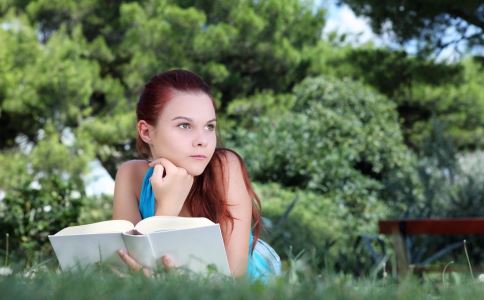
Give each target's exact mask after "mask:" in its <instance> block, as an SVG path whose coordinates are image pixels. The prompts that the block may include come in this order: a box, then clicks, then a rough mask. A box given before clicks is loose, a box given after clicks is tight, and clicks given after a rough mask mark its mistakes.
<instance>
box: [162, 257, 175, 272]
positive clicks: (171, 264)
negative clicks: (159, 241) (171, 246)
mask: <svg viewBox="0 0 484 300" xmlns="http://www.w3.org/2000/svg"><path fill="white" fill-rule="evenodd" d="M161 262H162V263H163V266H164V267H165V269H174V268H176V265H175V261H174V260H173V258H171V257H170V256H168V255H164V256H162V257H161Z"/></svg>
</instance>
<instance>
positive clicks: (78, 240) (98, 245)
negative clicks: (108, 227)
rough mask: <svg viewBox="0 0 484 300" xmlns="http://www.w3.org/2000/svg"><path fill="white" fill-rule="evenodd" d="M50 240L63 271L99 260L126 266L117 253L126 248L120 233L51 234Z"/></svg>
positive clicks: (121, 266) (120, 266)
mask: <svg viewBox="0 0 484 300" xmlns="http://www.w3.org/2000/svg"><path fill="white" fill-rule="evenodd" d="M49 240H50V242H51V244H52V248H54V252H55V254H56V256H57V259H58V261H59V265H60V267H61V269H62V270H63V271H66V270H69V269H71V268H75V267H81V268H82V267H86V266H89V265H92V264H95V263H97V262H105V263H108V264H113V265H115V266H117V267H119V268H121V269H122V268H125V266H126V264H125V263H124V262H123V261H122V260H121V258H120V257H119V255H118V253H117V250H120V249H122V250H126V247H125V245H124V242H123V239H122V237H121V234H120V233H101V234H85V235H49Z"/></svg>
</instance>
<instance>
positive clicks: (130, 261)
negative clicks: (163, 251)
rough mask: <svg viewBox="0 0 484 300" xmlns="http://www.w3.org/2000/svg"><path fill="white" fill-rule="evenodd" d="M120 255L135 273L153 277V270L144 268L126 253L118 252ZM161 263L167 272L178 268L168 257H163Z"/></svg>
mask: <svg viewBox="0 0 484 300" xmlns="http://www.w3.org/2000/svg"><path fill="white" fill-rule="evenodd" d="M118 255H119V256H120V257H121V259H122V260H123V261H124V262H125V263H126V264H127V265H128V267H129V268H130V269H131V271H133V272H141V271H142V272H143V274H144V275H145V276H146V277H150V276H153V270H152V269H150V268H147V267H143V265H141V264H140V263H139V262H137V261H136V260H135V259H134V258H132V257H131V256H130V255H129V254H128V253H127V252H126V251H124V250H118ZM160 260H161V262H162V264H163V267H164V268H165V270H170V269H174V268H176V265H175V262H174V261H173V259H171V257H169V256H168V255H164V256H162V257H161V259H160Z"/></svg>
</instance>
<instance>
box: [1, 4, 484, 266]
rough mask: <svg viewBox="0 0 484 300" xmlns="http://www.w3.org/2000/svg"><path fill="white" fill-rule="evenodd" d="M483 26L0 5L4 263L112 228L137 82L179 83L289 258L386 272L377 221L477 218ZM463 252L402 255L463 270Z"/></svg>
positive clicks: (37, 258) (296, 11) (472, 16)
mask: <svg viewBox="0 0 484 300" xmlns="http://www.w3.org/2000/svg"><path fill="white" fill-rule="evenodd" d="M344 16H350V18H347V17H346V18H345V17H344ZM355 26H366V27H364V28H366V31H363V32H362V33H358V32H359V31H358V28H354V27H355ZM483 28H484V5H483V4H482V3H481V2H480V1H458V2H456V1H410V2H409V1H403V0H392V1H373V0H341V1H339V2H330V1H328V2H323V1H305V0H284V1H282V0H258V1H256V0H252V1H249V0H240V1H231V0H214V1H210V0H171V1H170V0H145V1H121V0H119V1H107V0H106V1H92V0H79V1H74V0H54V1H52V0H17V1H14V0H1V1H0V258H3V257H6V256H7V251H8V257H9V260H10V261H11V262H12V261H14V262H16V263H17V264H19V265H20V266H32V265H35V264H39V263H46V262H47V263H49V264H52V265H53V266H54V265H55V264H56V261H55V257H54V256H53V253H52V250H51V248H50V245H49V243H48V240H47V235H48V234H53V233H55V232H57V231H58V230H60V229H62V228H63V227H65V226H69V225H75V224H83V223H88V222H95V221H101V220H106V219H109V218H110V217H111V205H112V204H111V202H112V189H113V185H112V178H114V176H115V174H116V169H117V167H118V166H119V165H120V164H121V163H122V162H123V161H126V160H129V159H133V158H137V154H136V152H135V146H134V145H135V133H136V129H135V114H134V110H135V104H136V102H137V97H138V95H139V92H140V90H141V89H142V87H143V84H144V83H145V82H146V81H147V80H148V79H149V78H150V77H151V76H153V75H154V74H156V73H159V72H161V71H163V70H166V69H170V68H188V69H190V70H193V71H195V72H197V73H198V74H200V75H201V76H202V77H203V78H204V79H205V80H206V81H207V82H208V83H209V85H210V86H211V87H212V88H213V92H214V95H215V97H216V99H217V105H218V119H219V128H220V132H219V134H220V137H221V140H223V143H224V145H225V146H227V147H230V148H233V149H235V150H236V151H238V152H239V153H240V154H241V155H242V156H243V158H244V159H245V162H246V164H247V167H248V169H249V171H250V175H251V178H252V180H253V181H254V185H255V187H256V190H257V192H258V194H259V196H260V198H261V200H262V209H263V216H264V224H265V232H264V235H263V237H264V239H266V240H268V241H269V242H270V243H271V244H272V245H274V247H275V248H276V250H277V251H278V252H279V253H280V255H281V257H282V258H283V259H284V260H287V259H295V258H297V259H298V260H299V261H300V264H301V266H302V268H308V269H311V270H317V269H322V268H329V269H334V270H337V271H341V272H348V273H353V274H357V275H360V274H368V272H370V271H372V270H375V268H377V266H381V262H387V265H392V259H391V258H392V257H393V253H392V249H391V247H390V244H389V242H388V240H387V239H386V238H385V237H383V236H379V235H378V232H377V222H378V220H380V219H383V218H423V217H462V216H467V217H474V216H484V206H483V204H484V152H483V149H484V88H483V86H484V72H483V70H484V56H483V54H484V50H483V45H484V38H483ZM352 29H354V30H353V31H352ZM102 172H105V173H106V174H107V175H105V177H104V179H103V178H101V177H99V176H97V175H93V174H102ZM106 176H108V177H107V178H108V180H106ZM109 178H111V180H109ZM96 191H103V192H102V193H101V192H96ZM110 191H111V192H110ZM466 238H467V239H468V241H469V244H468V245H469V247H470V254H471V259H472V262H473V263H474V265H475V266H479V265H480V264H481V262H482V259H483V255H484V252H483V251H484V240H483V239H482V238H479V237H466ZM461 240H462V239H461V238H460V237H454V238H418V239H417V238H413V239H411V240H410V239H409V240H408V241H407V246H408V249H409V251H410V253H411V259H412V262H413V263H421V262H425V261H426V260H427V259H428V258H429V257H432V256H433V255H434V254H436V253H438V252H439V251H440V250H442V249H443V250H444V252H443V255H441V256H440V257H439V259H436V260H433V261H432V262H433V263H438V262H439V261H441V262H444V263H445V262H448V261H450V260H454V261H456V262H459V261H462V257H463V255H464V252H463V250H462V248H456V247H453V245H455V244H456V243H459V242H460V241H461ZM446 249H447V250H446ZM378 268H380V267H378Z"/></svg>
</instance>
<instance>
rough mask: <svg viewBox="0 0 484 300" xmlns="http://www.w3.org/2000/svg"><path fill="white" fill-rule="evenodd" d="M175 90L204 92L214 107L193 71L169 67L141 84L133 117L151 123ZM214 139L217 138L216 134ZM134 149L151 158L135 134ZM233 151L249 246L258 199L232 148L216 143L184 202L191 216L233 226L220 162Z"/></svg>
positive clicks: (256, 225)
mask: <svg viewBox="0 0 484 300" xmlns="http://www.w3.org/2000/svg"><path fill="white" fill-rule="evenodd" d="M175 92H191V93H193V92H196V93H204V94H206V95H207V96H209V97H210V99H212V104H213V107H214V109H215V110H216V106H215V101H214V100H213V96H212V94H211V92H210V88H209V86H208V85H207V84H206V83H205V82H204V81H203V80H202V79H201V78H200V77H199V76H198V75H197V74H195V73H193V72H191V71H187V70H170V71H167V72H163V73H161V74H158V75H156V76H154V77H152V78H151V79H150V80H149V81H148V83H147V84H146V85H145V87H144V89H143V91H142V93H141V96H140V98H139V101H138V104H137V107H136V117H137V121H138V122H139V121H140V120H144V121H146V122H147V123H148V124H150V125H152V126H155V125H156V123H157V122H156V121H157V119H158V117H159V116H160V114H161V112H162V110H163V107H164V106H165V104H166V103H167V102H168V101H169V100H170V99H171V98H172V97H173V95H174V93H175ZM217 141H218V142H217V143H218V144H220V140H219V139H218V138H217ZM136 149H137V151H138V153H139V154H140V155H141V157H143V158H152V157H151V151H150V148H149V146H148V144H146V143H145V142H144V141H143V140H142V139H141V137H140V135H139V132H138V134H137V137H136ZM228 152H231V153H233V154H235V156H236V157H237V159H238V160H239V163H240V167H241V170H242V175H243V178H244V183H245V186H246V188H247V191H248V193H249V195H250V197H251V199H252V224H253V226H252V229H253V234H254V240H253V243H252V249H253V248H254V246H255V243H256V242H257V239H258V238H259V235H260V231H261V229H262V223H261V222H260V219H261V214H260V200H259V197H257V194H256V193H255V192H254V189H253V188H252V185H251V183H250V179H249V174H248V172H247V168H246V167H245V164H244V162H243V160H242V158H241V157H240V155H238V154H237V153H236V152H235V151H233V150H231V149H227V148H223V147H220V146H218V145H217V147H216V148H215V152H214V154H213V156H212V159H211V160H210V162H209V163H208V165H207V167H206V168H205V170H204V171H203V173H202V174H200V175H199V176H196V177H195V179H194V181H193V185H192V188H191V190H190V193H189V194H188V196H187V199H186V202H187V206H188V209H189V211H190V214H191V215H192V216H194V217H205V218H208V219H210V220H212V221H213V222H215V223H219V224H223V225H228V224H230V225H231V228H232V229H233V224H234V217H233V216H232V215H231V214H230V211H229V209H228V201H227V200H228V199H227V195H226V192H225V191H226V184H227V182H228V181H227V180H226V179H227V178H226V174H225V171H226V170H224V168H223V165H224V163H225V165H227V159H228V157H227V154H228Z"/></svg>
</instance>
